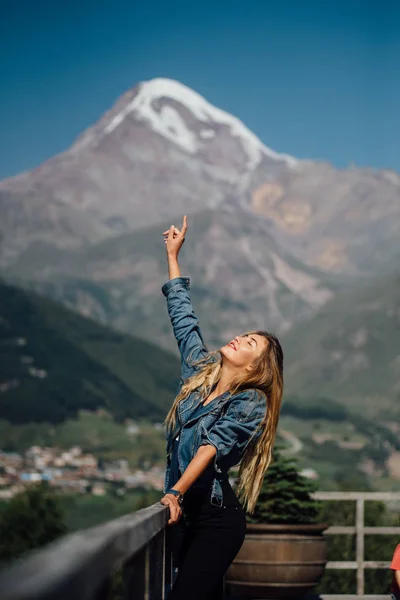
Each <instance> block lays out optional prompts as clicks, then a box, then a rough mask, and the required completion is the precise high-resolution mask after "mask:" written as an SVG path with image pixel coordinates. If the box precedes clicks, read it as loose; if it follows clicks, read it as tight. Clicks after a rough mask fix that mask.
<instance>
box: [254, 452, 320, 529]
mask: <svg viewBox="0 0 400 600" xmlns="http://www.w3.org/2000/svg"><path fill="white" fill-rule="evenodd" d="M315 489H316V486H315V484H314V482H312V481H310V480H309V479H306V478H305V477H303V476H302V475H301V474H300V473H299V470H298V468H297V461H296V459H294V458H289V457H286V456H284V455H283V454H281V452H280V451H279V450H278V449H274V452H273V460H272V463H271V465H270V467H269V468H268V470H267V472H266V474H265V477H264V480H263V483H262V487H261V492H260V495H259V497H258V500H257V504H256V507H255V510H254V513H253V514H252V515H248V517H247V519H248V521H249V523H268V524H272V523H279V524H282V523H292V524H297V523H298V524H301V523H313V522H315V520H316V517H317V515H318V512H319V508H320V506H319V503H318V502H317V501H316V500H314V499H313V498H312V496H311V494H312V492H314V491H315Z"/></svg>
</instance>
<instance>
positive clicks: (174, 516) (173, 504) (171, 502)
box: [160, 494, 182, 525]
mask: <svg viewBox="0 0 400 600" xmlns="http://www.w3.org/2000/svg"><path fill="white" fill-rule="evenodd" d="M160 502H161V504H164V506H169V516H170V519H169V521H168V525H174V524H175V523H177V522H178V521H179V519H180V518H181V516H182V509H181V507H180V506H179V504H178V500H177V498H176V496H174V495H173V494H165V496H163V497H162V498H161V500H160Z"/></svg>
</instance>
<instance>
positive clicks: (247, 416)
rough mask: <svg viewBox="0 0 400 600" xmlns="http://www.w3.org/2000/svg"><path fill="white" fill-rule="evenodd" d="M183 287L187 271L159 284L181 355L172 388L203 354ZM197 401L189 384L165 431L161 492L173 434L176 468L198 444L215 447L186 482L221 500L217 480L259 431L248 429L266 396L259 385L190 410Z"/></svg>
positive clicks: (253, 426) (263, 407)
mask: <svg viewBox="0 0 400 600" xmlns="http://www.w3.org/2000/svg"><path fill="white" fill-rule="evenodd" d="M189 290H190V279H189V278H188V277H175V278H174V279H171V280H170V281H167V283H165V284H164V285H163V287H162V292H163V294H164V295H165V296H166V298H167V306H168V312H169V316H170V318H171V322H172V327H173V330H174V334H175V337H176V340H177V342H178V348H179V351H180V355H181V377H180V382H179V389H178V393H179V390H180V388H181V386H182V384H183V383H184V381H185V380H186V379H188V378H189V377H190V376H191V375H193V374H194V373H195V371H196V367H195V366H193V364H192V363H193V362H195V361H197V360H199V359H200V358H202V357H205V356H207V355H208V350H207V348H206V346H205V344H204V340H203V337H202V334H201V331H200V328H199V321H198V319H197V317H196V315H195V314H194V312H193V307H192V303H191V300H190V293H189ZM199 402H200V397H199V393H198V392H197V391H196V390H195V391H194V392H192V393H191V394H190V395H189V396H188V397H187V398H186V399H185V400H183V401H182V402H180V403H179V404H178V407H177V423H176V426H175V428H174V429H173V430H168V429H167V431H166V442H167V443H166V448H167V468H166V473H165V484H164V492H165V491H166V490H167V489H168V488H169V487H173V486H174V485H175V483H176V481H170V462H171V461H170V457H171V451H172V447H173V440H174V438H175V437H176V436H177V435H178V434H179V436H180V441H179V452H178V462H179V469H180V471H181V473H183V472H184V471H185V469H186V468H187V466H188V465H189V463H190V461H191V460H192V459H193V457H194V456H195V454H196V452H197V450H198V449H199V447H200V446H202V445H204V444H211V445H212V446H214V447H215V448H216V451H217V452H216V456H215V459H214V463H211V464H210V465H209V466H208V467H207V468H206V470H205V471H204V473H203V474H202V475H201V476H200V477H199V479H198V480H197V481H196V482H195V483H194V484H193V486H192V487H200V486H204V484H205V483H211V499H210V501H211V504H216V505H217V506H221V505H222V504H223V492H222V487H221V482H222V481H223V480H224V479H227V477H228V470H229V469H230V468H231V467H233V466H234V465H237V464H239V463H240V461H241V459H242V457H243V454H244V451H245V449H246V447H247V445H248V443H249V442H250V441H251V443H254V442H255V441H256V439H258V437H259V435H260V433H261V431H260V430H259V431H258V432H257V434H256V435H254V434H255V431H256V429H257V426H258V425H259V424H260V422H261V421H262V419H263V418H264V416H265V411H266V400H265V396H264V394H262V393H261V392H260V391H259V390H256V389H248V390H243V391H241V392H238V393H236V394H234V395H230V394H229V392H225V393H224V394H221V395H220V396H217V397H216V398H215V399H214V400H212V401H211V402H209V403H208V404H207V405H206V406H204V407H202V408H200V410H197V411H194V408H195V406H196V405H198V404H199ZM193 413H195V414H193Z"/></svg>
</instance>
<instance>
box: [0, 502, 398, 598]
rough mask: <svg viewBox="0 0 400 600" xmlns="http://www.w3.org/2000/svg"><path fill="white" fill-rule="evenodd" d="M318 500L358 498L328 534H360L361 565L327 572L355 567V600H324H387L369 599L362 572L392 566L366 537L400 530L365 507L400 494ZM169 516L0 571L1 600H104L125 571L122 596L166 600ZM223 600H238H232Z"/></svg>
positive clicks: (151, 511)
mask: <svg viewBox="0 0 400 600" xmlns="http://www.w3.org/2000/svg"><path fill="white" fill-rule="evenodd" d="M315 497H316V498H317V499H320V500H335V501H341V500H354V501H355V502H356V507H357V510H356V523H355V524H354V526H352V527H341V526H340V527H338V526H334V527H330V528H329V529H328V530H327V532H326V533H327V534H328V535H330V534H355V535H356V560H355V561H354V562H328V564H327V565H326V567H327V568H328V569H355V570H356V571H357V594H355V595H349V596H340V595H332V596H323V597H322V600H335V599H336V600H355V599H357V598H366V599H369V600H380V599H385V600H388V599H389V596H388V595H383V596H366V595H365V594H364V570H365V569H369V568H382V569H388V568H389V563H386V562H375V561H373V562H371V561H368V562H366V561H364V535H365V534H368V535H383V534H396V533H397V534H400V527H390V528H385V527H365V526H364V503H365V501H366V500H367V501H368V500H381V501H384V502H393V503H400V492H396V493H392V492H382V493H381V492H368V493H361V492H318V493H316V494H315ZM167 511H168V509H167V508H166V507H165V506H163V505H162V504H160V503H157V504H154V505H152V506H149V507H148V508H145V509H142V510H140V511H137V512H136V513H133V514H129V515H126V516H124V517H121V518H119V519H115V520H113V521H109V522H108V523H106V524H104V525H100V526H97V527H93V528H91V529H88V530H85V531H80V532H78V533H74V534H70V535H67V536H65V537H64V538H62V539H61V540H58V541H57V542H54V543H53V544H50V545H49V546H48V547H46V548H44V549H42V550H40V551H37V552H34V553H32V554H30V555H29V556H28V557H27V558H25V559H24V560H22V561H17V562H16V563H14V564H13V565H11V566H10V567H8V568H6V569H5V570H3V571H2V572H1V573H0V596H1V599H2V600H71V599H73V600H106V599H109V598H110V591H111V589H112V581H113V579H112V576H111V575H112V574H113V573H115V571H116V570H118V569H120V570H121V571H122V582H121V584H122V585H121V587H122V589H123V594H124V598H126V599H127V600H128V599H129V600H165V598H166V597H167V594H168V592H169V590H170V586H171V582H172V581H173V576H174V568H173V557H172V555H171V552H170V550H169V541H168V537H169V536H168V527H166V523H167V519H168V513H167ZM399 537H400V535H399ZM111 597H112V596H111ZM311 598H314V599H315V598H316V597H315V596H314V597H312V596H309V597H308V598H307V600H311ZM188 600H190V599H188ZM226 600H241V599H239V598H238V597H235V598H233V597H228V596H227V597H226Z"/></svg>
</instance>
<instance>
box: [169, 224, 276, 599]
mask: <svg viewBox="0 0 400 600" xmlns="http://www.w3.org/2000/svg"><path fill="white" fill-rule="evenodd" d="M186 231H187V219H186V216H185V217H184V218H183V226H182V229H181V230H179V229H178V228H176V227H174V226H173V225H172V226H171V227H170V229H169V230H168V231H165V232H164V234H163V235H164V240H165V244H166V249H167V256H168V268H169V281H167V283H165V284H164V286H163V288H162V291H163V294H164V295H165V296H166V298H167V305H168V312H169V315H170V318H171V322H172V326H173V330H174V334H175V337H176V340H177V342H178V347H179V351H180V355H181V379H180V385H179V390H178V395H177V397H176V399H175V401H174V403H173V405H172V407H171V409H170V411H169V413H168V415H167V417H166V420H165V425H166V432H167V434H166V435H167V469H166V475H165V487H164V494H165V495H164V496H163V498H162V499H161V503H162V504H164V505H167V506H169V509H170V519H169V521H168V524H169V525H173V527H172V528H171V534H172V541H173V547H174V556H175V559H176V560H177V564H178V576H177V579H176V581H175V583H174V585H173V589H172V591H171V593H170V595H169V597H168V599H169V600H219V599H221V598H222V595H223V590H222V583H223V576H224V574H225V572H226V570H227V569H228V567H229V565H230V564H231V562H232V561H233V559H234V558H235V556H236V554H237V553H238V551H239V549H240V547H241V545H242V543H243V541H244V536H245V530H246V520H245V515H246V513H245V509H246V510H247V511H248V512H249V513H251V512H253V510H254V506H255V503H256V500H257V497H258V494H259V491H260V488H261V484H262V480H263V477H264V473H265V471H266V469H267V467H268V464H269V462H270V460H271V452H272V447H273V444H274V440H275V433H276V428H277V424H278V418H279V411H280V406H281V399H282V389H283V353H282V349H281V346H280V344H279V342H278V340H277V339H276V337H274V336H273V335H271V334H269V333H267V332H265V331H253V332H248V333H245V334H243V335H239V336H237V337H235V338H234V339H233V340H232V341H231V342H229V343H228V344H226V345H225V346H223V347H222V348H220V350H218V351H214V352H209V351H208V350H207V348H206V346H205V344H204V341H203V337H202V334H201V332H200V329H199V324H198V319H197V317H196V316H195V314H194V312H193V308H192V304H191V300H190V295H189V285H190V280H189V279H188V278H187V277H182V276H181V271H180V268H179V265H178V254H179V251H180V249H181V246H182V244H183V242H184V240H185V234H186ZM239 463H240V470H239V484H238V496H239V498H238V497H237V496H236V494H235V493H234V491H233V490H232V488H231V486H230V484H229V479H228V470H229V468H230V467H232V466H234V465H237V464H239ZM242 503H243V505H244V507H245V509H244V508H243V507H242ZM182 515H183V518H182V519H181V517H182Z"/></svg>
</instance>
